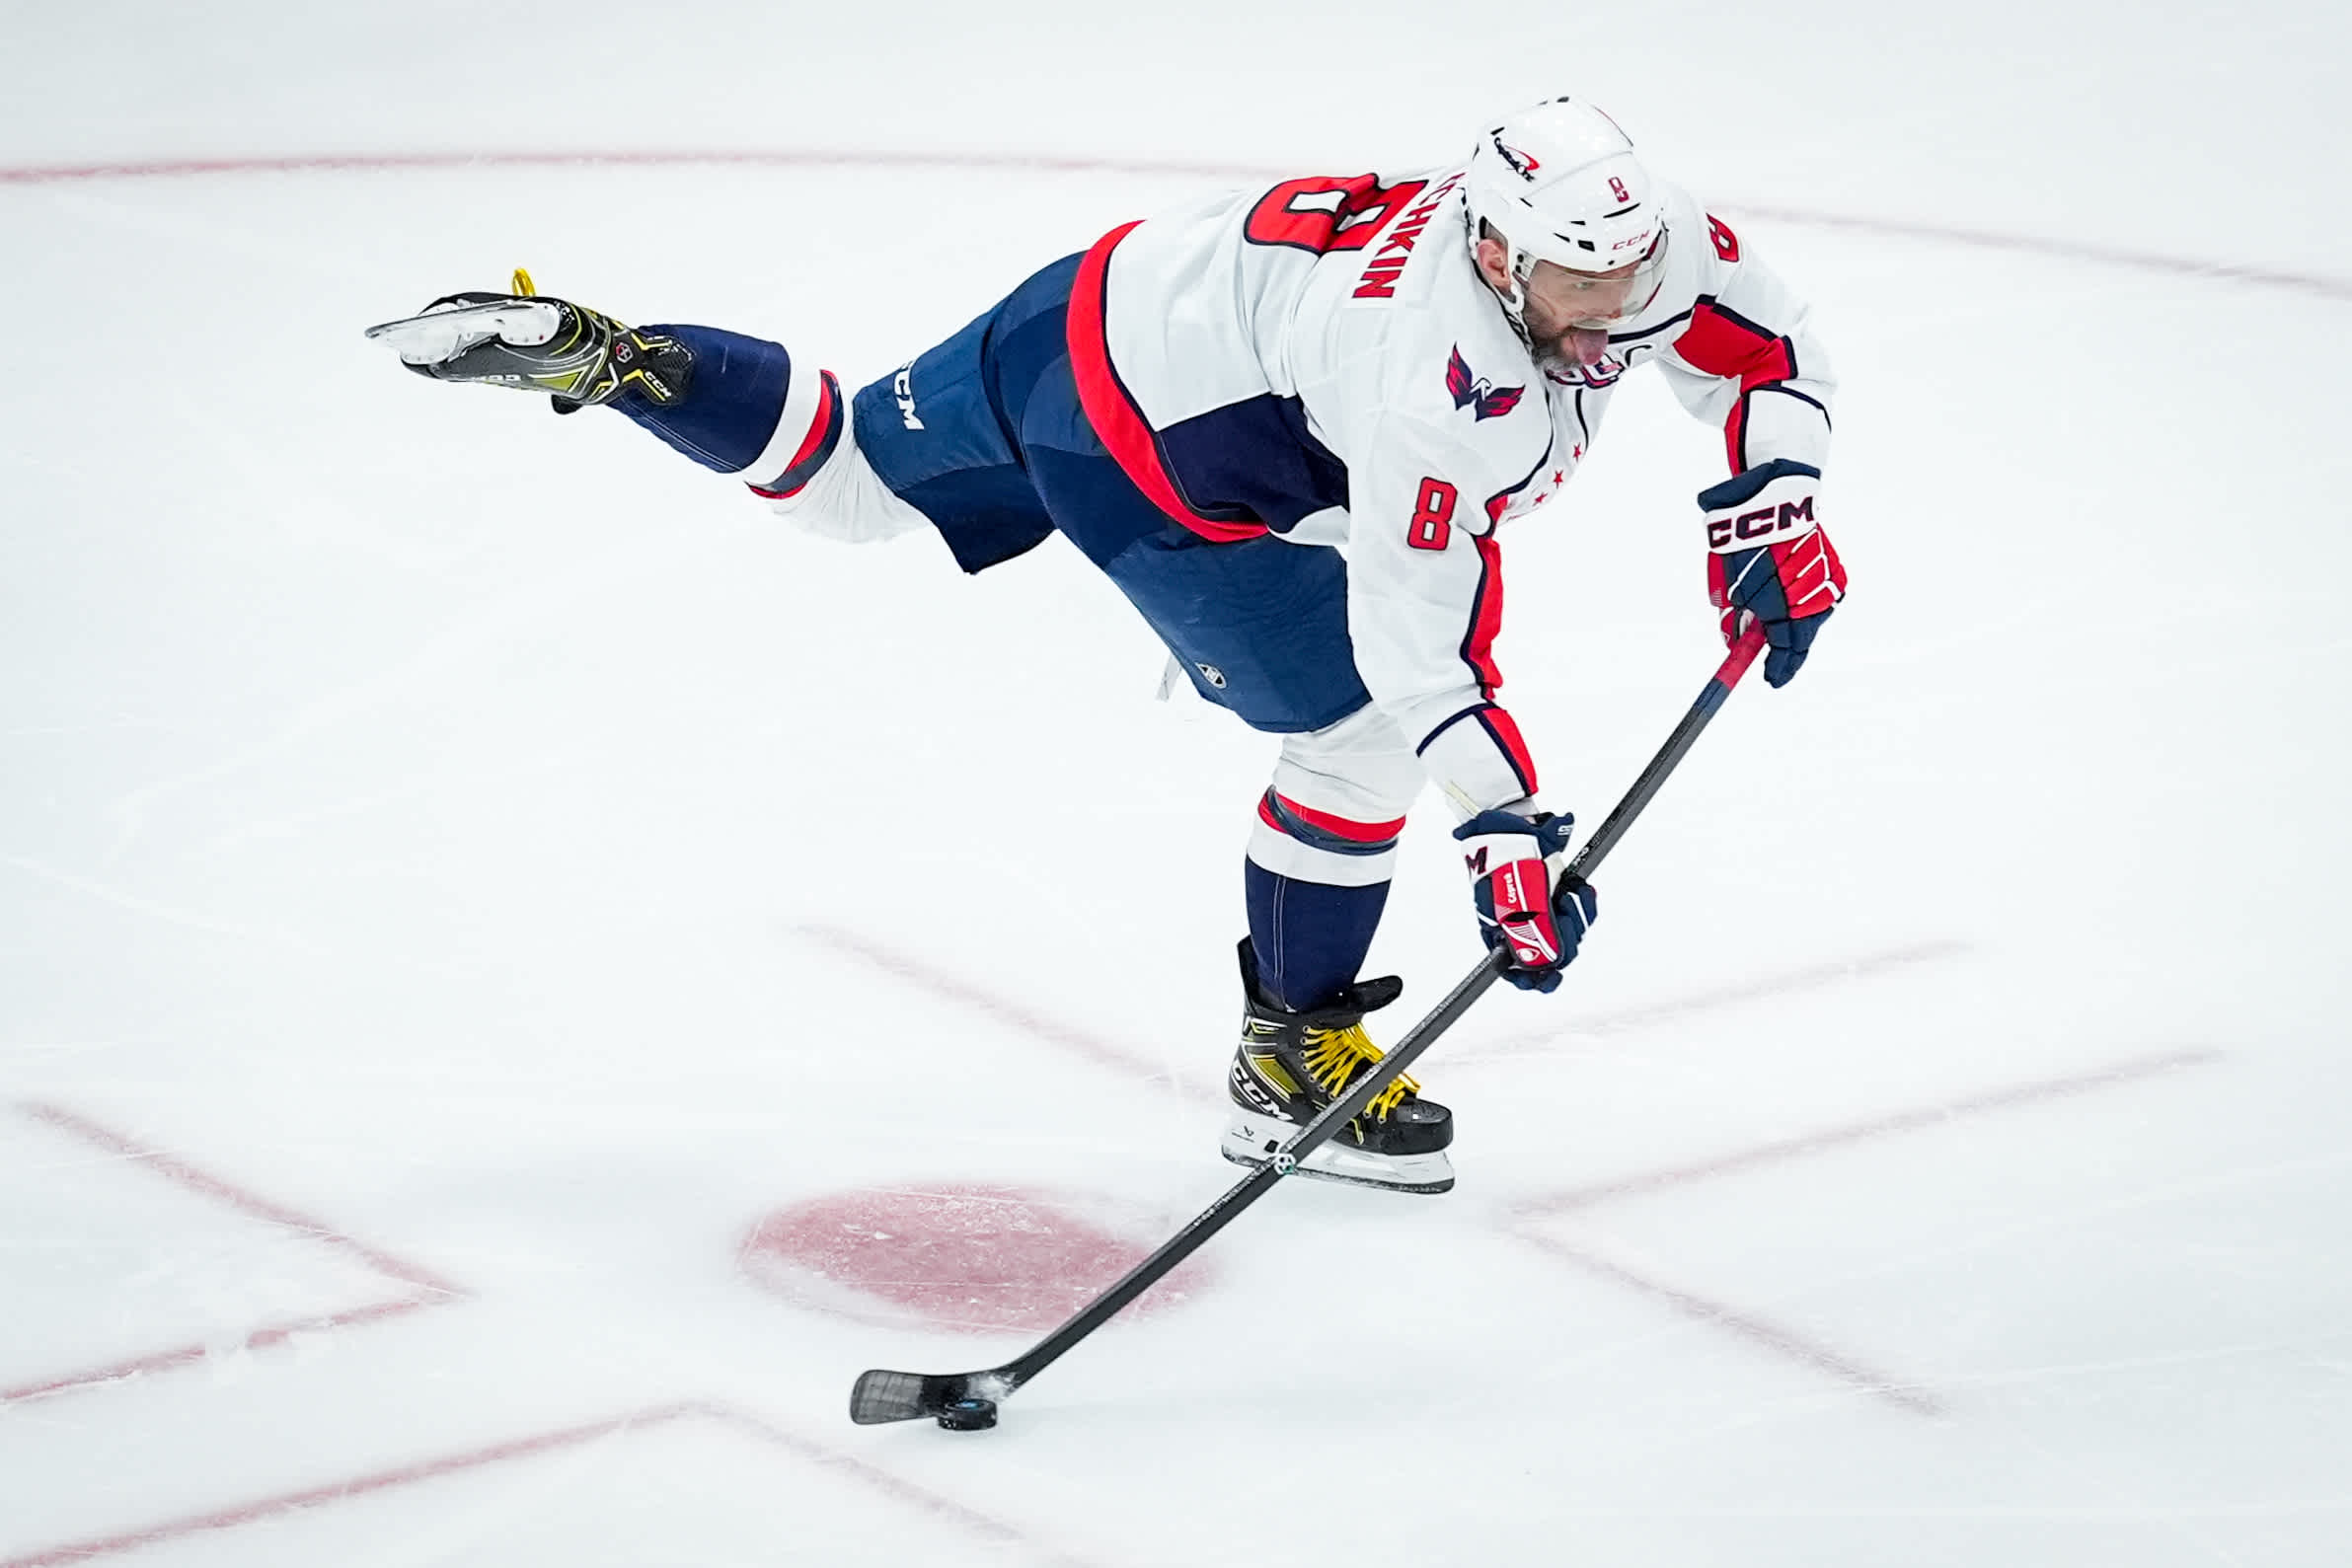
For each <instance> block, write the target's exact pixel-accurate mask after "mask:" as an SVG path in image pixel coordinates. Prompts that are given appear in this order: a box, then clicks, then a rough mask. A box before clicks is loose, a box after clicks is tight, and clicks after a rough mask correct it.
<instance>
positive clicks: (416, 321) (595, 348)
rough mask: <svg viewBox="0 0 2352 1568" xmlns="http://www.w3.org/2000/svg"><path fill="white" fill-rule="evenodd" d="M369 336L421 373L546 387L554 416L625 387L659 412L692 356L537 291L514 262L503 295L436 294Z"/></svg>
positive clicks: (677, 391) (524, 388)
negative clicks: (508, 287)
mask: <svg viewBox="0 0 2352 1568" xmlns="http://www.w3.org/2000/svg"><path fill="white" fill-rule="evenodd" d="M367 336H369V337H370V338H371V339H373V340H375V341H378V342H381V343H384V344H385V345H387V346H388V347H390V348H392V349H394V350H396V351H397V352H398V353H399V354H400V357H401V362H402V363H403V364H405V365H407V366H408V367H409V368H410V369H411V370H414V371H416V372H417V374H418V375H420V376H430V377H431V378H432V379H433V380H435V381H473V382H481V383H484V384H486V385H489V386H494V387H512V388H514V389H516V390H517V391H521V392H545V393H550V394H553V397H554V402H555V409H556V411H557V412H558V413H571V412H574V411H577V410H579V409H582V408H585V407H587V406H589V405H591V404H599V403H610V402H612V400H613V399H615V398H618V397H620V396H621V395H622V394H623V393H625V392H637V393H642V394H643V395H644V396H645V400H646V401H647V402H649V403H651V404H653V405H654V406H655V407H656V408H664V409H666V408H668V407H669V406H670V405H671V404H673V403H676V402H677V401H678V400H679V399H680V398H682V397H684V396H685V395H686V384H687V381H688V379H689V378H690V376H691V375H692V372H693V369H694V355H693V354H692V353H691V352H690V351H689V350H688V349H687V347H686V345H685V344H684V343H682V342H679V341H678V340H677V339H676V338H674V337H671V336H665V335H663V334H658V333H645V332H639V331H638V330H637V329H635V328H632V327H624V326H622V325H621V324H620V323H619V322H617V321H614V320H613V319H612V318H611V317H610V316H607V315H604V314H603V313H602V312H599V311H592V310H589V309H588V308H587V307H586V306H584V305H574V304H572V303H571V302H570V301H569V300H562V299H550V298H548V297H547V296H546V295H544V294H539V293H536V292H534V291H533V289H532V287H531V274H530V273H528V272H525V271H523V270H522V269H521V268H519V267H518V268H516V270H515V274H514V292H513V293H511V294H487V293H482V292H479V291H475V290H469V291H467V292H465V293H461V294H444V295H442V296H441V297H440V298H439V299H437V300H434V301H433V302H432V303H431V304H430V305H427V306H425V307H424V309H423V310H422V311H419V312H418V313H417V315H414V316H407V317H403V318H402V319H401V320H399V321H391V322H385V323H384V324H383V325H382V326H380V327H370V328H369V329H368V330H367Z"/></svg>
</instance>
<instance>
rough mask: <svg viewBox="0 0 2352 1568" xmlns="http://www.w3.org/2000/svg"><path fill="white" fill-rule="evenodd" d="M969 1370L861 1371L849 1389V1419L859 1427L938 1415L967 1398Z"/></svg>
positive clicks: (969, 1389)
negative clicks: (936, 1371)
mask: <svg viewBox="0 0 2352 1568" xmlns="http://www.w3.org/2000/svg"><path fill="white" fill-rule="evenodd" d="M971 1382H972V1377H971V1375H970V1374H969V1373H960V1372H956V1373H921V1372H883V1371H879V1370H876V1371H873V1372H862V1373H860V1374H859V1375H858V1381H857V1385H856V1386H855V1387H853V1388H851V1389H850V1419H851V1420H852V1421H855V1422H857V1423H858V1425H860V1426H862V1427H872V1426H879V1425H881V1424H882V1423H883V1422H885V1421H913V1420H916V1419H918V1418H920V1417H923V1416H938V1415H939V1414H941V1413H942V1412H943V1411H945V1410H946V1409H947V1408H948V1406H949V1405H950V1404H952V1403H954V1402H955V1401H956V1400H958V1399H963V1398H968V1397H969V1396H970V1393H971Z"/></svg>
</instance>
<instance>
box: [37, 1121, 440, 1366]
mask: <svg viewBox="0 0 2352 1568" xmlns="http://www.w3.org/2000/svg"><path fill="white" fill-rule="evenodd" d="M17 1109H18V1110H20V1111H22V1112H23V1113H24V1114H25V1115H27V1116H29V1117H31V1118H33V1119H34V1120H35V1121H38V1122H42V1123H45V1124H47V1125H48V1126H50V1127H54V1128H56V1129H57V1130H59V1131H60V1132H64V1133H68V1134H71V1135H72V1136H74V1137H76V1138H79V1139H81V1140H82V1141H83V1142H84V1143H87V1144H90V1145H93V1146H94V1147H96V1148H99V1149H102V1150H104V1151H106V1152H107V1153H108V1154H110V1155H113V1156H114V1157H118V1158H121V1159H125V1160H128V1161H130V1162H132V1163H134V1164H137V1165H139V1166H141V1167H143V1168H145V1169H148V1170H152V1171H154V1172H156V1173H157V1174H159V1175H162V1176H165V1177H168V1178H170V1179H171V1180H172V1181H175V1182H177V1183H179V1184H180V1185H181V1186H183V1187H186V1188H187V1189H188V1190H190V1192H193V1193H196V1194H197V1195H198V1196H200V1197H203V1198H206V1199H209V1200H211V1201H213V1202H215V1203H219V1204H222V1205H224V1206H226V1207H228V1208H230V1209H234V1210H235V1211H237V1212H238V1213H239V1214H243V1215H245V1216H247V1217H249V1218H251V1219H255V1220H259V1221H262V1222H263V1223H265V1224H267V1225H273V1226H277V1227H280V1228H282V1229H284V1230H288V1231H291V1232H295V1233H296V1234H297V1235H300V1236H302V1237H304V1238H305V1239H307V1240H312V1241H318V1242H321V1243H323V1244H325V1245H327V1246H330V1247H333V1248H335V1249H337V1250H338V1251H341V1252H343V1253H345V1254H347V1255H349V1256H351V1257H355V1258H357V1259H359V1260H360V1261H361V1262H363V1263H365V1264H366V1265H367V1266H368V1267H370V1268H372V1269H374V1270H375V1271H376V1272H377V1273H379V1274H382V1275H384V1276H385V1277H387V1278H389V1279H392V1280H395V1281H397V1282H399V1283H400V1284H402V1285H405V1286H407V1287H409V1289H410V1292H411V1294H408V1295H404V1296H402V1297H400V1298H398V1299H396V1300H393V1301H388V1302H374V1303H369V1304H367V1305H365V1306H361V1307H348V1308H345V1309H344V1310H341V1311H338V1312H326V1313H321V1314H319V1315H317V1316H313V1317H304V1318H296V1319H292V1320H288V1321H281V1322H274V1323H266V1324H264V1325H263V1326H261V1327H259V1328H256V1329H253V1330H250V1331H249V1332H247V1333H246V1334H245V1336H244V1337H243V1338H242V1339H241V1340H240V1341H239V1346H240V1348H242V1349H246V1350H261V1349H266V1348H267V1347H269V1346H272V1345H279V1344H283V1343H285V1342H286V1341H287V1340H289V1339H292V1338H293V1337H294V1336H295V1335H296V1334H303V1333H320V1332H325V1331H328V1330H331V1329H337V1328H352V1327H357V1326H359V1325H360V1324H363V1323H373V1322H381V1321H383V1320H384V1319H386V1318H389V1317H400V1316H405V1315H406V1314H408V1313H410V1312H414V1311H419V1310H422V1309H423V1308H425V1307H438V1306H441V1305H443V1304H444V1303H448V1302H454V1301H461V1300H464V1299H465V1298H466V1296H467V1294H468V1293H467V1292H466V1290H465V1289H464V1288H463V1287H461V1286H457V1285H453V1284H451V1283H449V1282H448V1281H446V1280H444V1279H442V1278H441V1277H440V1276H438V1275H436V1274H434V1273H432V1272H431V1271H430V1270H428V1269H425V1268H422V1267H420V1266H418V1265H417V1264H415V1263H411V1262H409V1261H407V1260H406V1259H404V1258H399V1257H395V1256H394V1255H393V1254H391V1253H389V1252H386V1251H383V1250H382V1249H381V1248H378V1247H372V1246H369V1245H367V1244H366V1243H365V1242H362V1241H358V1240H355V1239H354V1238H352V1237H351V1236H349V1235H346V1234H344V1233H343V1232H341V1231H338V1230H336V1229H335V1228H334V1227H332V1226H330V1225H327V1224H325V1223H324V1222H322V1221H319V1220H315V1219H312V1218H311V1217H310V1216H308V1215H305V1214H300V1213H297V1212H296V1211H295V1210H292V1209H289V1208H286V1207H285V1206H284V1205H282V1204H278V1203H272V1202H270V1201H269V1200H268V1199H266V1198H263V1197H260V1196H258V1195H256V1194H254V1193H252V1192H248V1191H247V1190H246V1189H245V1188H243V1187H240V1186H237V1185H236V1184H235V1183H233V1182H230V1181H227V1180H224V1179H223V1178H221V1177H219V1176H216V1175H213V1174H212V1173H211V1172H209V1171H206V1170H201V1169H198V1168H197V1167H196V1166H194V1165H192V1164H190V1163H189V1161H187V1160H186V1159H183V1158H181V1157H179V1156H177V1155H171V1154H166V1153H165V1152H164V1151H162V1150H160V1149H157V1148H156V1147H154V1146H153V1145H152V1144H147V1143H144V1142H142V1141H140V1140H138V1139H135V1138H132V1137H131V1136H129V1135H128V1134H126V1133H120V1132H116V1131H115V1130H114V1129H113V1128H111V1127H107V1126H104V1125H102V1124H100V1123H98V1122H95V1121H92V1120H91V1119H90V1118H89V1117H87V1116H84V1115H81V1114H80V1113H79V1112H76V1111H70V1110H67V1109H65V1108H64V1107H63V1106H61V1105H51V1104H46V1103H42V1102H40V1101H25V1102H21V1103H20V1104H19V1105H18V1106H17ZM214 1350H215V1347H213V1346H209V1345H204V1344H193V1345H180V1346H176V1347H174V1348H172V1349H169V1350H159V1351H155V1352H153V1353H152V1354H149V1355H145V1356H134V1357H129V1358H126V1359H125V1360H122V1361H117V1362H112V1363H109V1364H108V1365H106V1366H103V1367H91V1368H86V1369H84V1370H82V1371H79V1372H73V1373H67V1374H63V1375H61V1376H58V1377H52V1378H47V1379H44V1380H42V1381H38V1382H31V1383H23V1384H20V1385H18V1386H16V1387H13V1388H0V1407H5V1406H7V1405H11V1404H14V1403H17V1402H19V1401H21V1400H26V1399H38V1398H40V1397H42V1396H43V1395H47V1394H55V1393H63V1392H65V1391H67V1390H68V1389H73V1388H86V1387H93V1386H96V1385H98V1384H101V1383H109V1382H114V1381H119V1380H121V1379H124V1378H132V1377H137V1376H138V1375H140V1374H142V1373H150V1372H167V1371H170V1370H171V1369H172V1368H175V1367H186V1366H192V1365H194V1364H195V1363H198V1362H201V1361H203V1360H204V1359H205V1358H206V1357H208V1356H210V1355H212V1354H213V1353H214Z"/></svg>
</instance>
